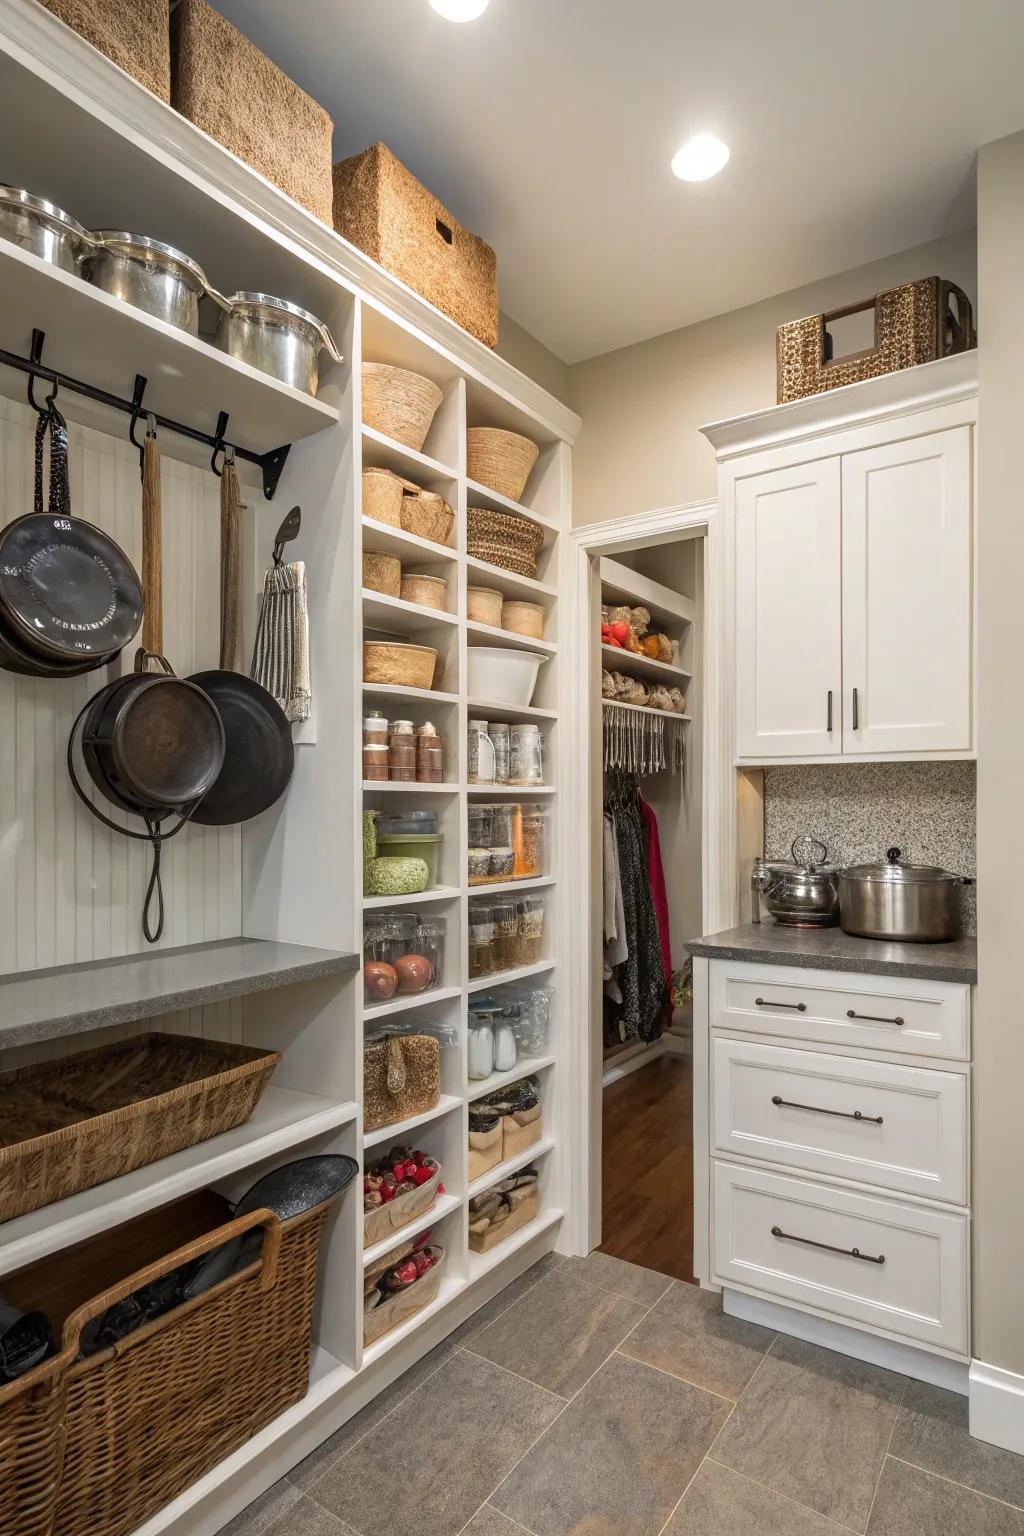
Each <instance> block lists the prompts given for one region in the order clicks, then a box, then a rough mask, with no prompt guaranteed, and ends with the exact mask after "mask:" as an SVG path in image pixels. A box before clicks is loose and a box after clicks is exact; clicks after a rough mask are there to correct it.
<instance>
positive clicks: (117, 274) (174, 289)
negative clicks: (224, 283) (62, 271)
mask: <svg viewBox="0 0 1024 1536" xmlns="http://www.w3.org/2000/svg"><path fill="white" fill-rule="evenodd" d="M92 240H93V248H92V249H91V250H89V251H88V252H86V254H85V256H84V257H83V258H82V271H83V274H84V276H85V278H86V279H87V281H88V282H90V283H92V284H93V285H94V286H95V287H97V288H102V290H103V292H104V293H109V294H111V295H112V297H113V298H115V299H121V300H123V302H124V303H125V304H133V305H134V306H135V308H136V309H141V310H144V311H145V313H146V314H147V315H152V316H153V317H154V319H156V320H163V321H164V322H165V323H166V324H167V325H174V326H177V328H178V329H179V330H182V331H187V332H188V333H189V335H190V336H198V334H199V300H200V299H201V298H202V297H203V295H204V294H209V296H210V297H211V298H212V299H215V300H216V301H217V302H218V303H220V304H223V303H224V300H223V299H222V297H221V295H220V294H219V293H218V292H217V290H216V289H215V288H212V287H211V286H210V284H209V283H208V282H207V281H206V274H205V273H204V271H203V269H202V267H201V266H200V265H199V263H198V262H197V261H193V259H192V257H191V256H187V255H186V254H185V252H184V251H179V250H176V249H175V247H174V246H173V245H164V243H163V241H162V240H153V239H152V238H151V237H150V236H149V235H133V234H129V232H128V231H127V230H125V229H94V230H93V231H92Z"/></svg>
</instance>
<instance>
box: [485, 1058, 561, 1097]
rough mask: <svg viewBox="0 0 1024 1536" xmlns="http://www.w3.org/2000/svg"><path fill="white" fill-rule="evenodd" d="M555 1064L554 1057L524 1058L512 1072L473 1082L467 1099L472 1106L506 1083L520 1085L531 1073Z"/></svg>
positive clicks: (499, 1073)
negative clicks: (521, 1080)
mask: <svg viewBox="0 0 1024 1536" xmlns="http://www.w3.org/2000/svg"><path fill="white" fill-rule="evenodd" d="M554 1064H555V1057H554V1056H533V1057H527V1056H524V1057H522V1058H521V1059H520V1060H519V1061H517V1062H516V1064H515V1066H514V1067H513V1068H512V1070H511V1071H510V1072H492V1073H491V1075H490V1077H484V1078H481V1079H480V1080H479V1082H475V1083H474V1082H471V1083H470V1084H469V1092H468V1094H467V1098H468V1099H469V1102H470V1103H471V1104H472V1103H473V1101H474V1099H482V1098H483V1097H484V1095H485V1094H488V1093H494V1092H495V1090H496V1089H498V1088H504V1086H505V1084H506V1083H518V1082H519V1080H520V1078H523V1077H529V1075H530V1073H531V1072H543V1071H544V1070H545V1068H546V1067H553V1066H554Z"/></svg>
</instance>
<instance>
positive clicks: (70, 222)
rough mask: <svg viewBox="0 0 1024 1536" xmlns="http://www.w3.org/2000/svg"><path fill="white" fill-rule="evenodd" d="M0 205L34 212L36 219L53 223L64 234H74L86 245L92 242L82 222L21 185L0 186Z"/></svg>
mask: <svg viewBox="0 0 1024 1536" xmlns="http://www.w3.org/2000/svg"><path fill="white" fill-rule="evenodd" d="M0 205H2V206H3V207H5V208H20V209H22V210H23V211H24V212H25V213H31V214H34V215H35V217H36V218H37V219H41V220H45V221H47V222H48V223H50V224H55V225H56V226H57V228H58V229H61V230H63V231H64V232H65V233H66V234H71V235H75V236H76V237H77V239H79V240H81V241H83V243H84V244H86V245H91V244H92V243H93V237H92V235H91V234H90V233H89V231H88V230H87V229H86V228H85V225H84V224H79V222H78V220H77V219H73V218H72V217H71V215H70V213H67V212H65V210H64V209H63V208H58V207H57V204H56V203H48V202H47V201H46V198H45V197H36V195H35V193H34V192H26V191H25V190H24V189H23V188H21V187H3V186H0Z"/></svg>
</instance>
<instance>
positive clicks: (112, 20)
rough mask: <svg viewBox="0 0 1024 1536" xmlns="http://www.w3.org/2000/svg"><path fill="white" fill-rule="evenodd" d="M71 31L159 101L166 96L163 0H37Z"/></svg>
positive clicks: (168, 48)
mask: <svg viewBox="0 0 1024 1536" xmlns="http://www.w3.org/2000/svg"><path fill="white" fill-rule="evenodd" d="M41 3H42V4H43V5H44V6H45V7H46V9H47V10H48V11H52V12H53V14H54V15H55V16H59V17H60V19H61V21H63V22H66V23H67V25H68V26H69V27H71V28H72V30H73V31H75V32H78V33H79V34H80V35H81V36H82V37H84V38H85V40H86V42H87V43H92V45H93V47H94V48H98V49H99V51H100V53H105V54H106V56H107V58H108V59H113V61H114V63H115V64H118V65H120V67H121V68H122V69H123V70H124V71H125V72H126V73H127V74H129V75H134V77H135V79H136V80H138V81H140V83H141V84H142V85H144V86H145V87H146V89H147V90H150V91H152V92H153V94H154V96H159V97H160V99H161V100H162V101H170V99H171V42H170V27H169V20H168V6H167V0H135V3H134V4H133V5H125V4H124V0H41Z"/></svg>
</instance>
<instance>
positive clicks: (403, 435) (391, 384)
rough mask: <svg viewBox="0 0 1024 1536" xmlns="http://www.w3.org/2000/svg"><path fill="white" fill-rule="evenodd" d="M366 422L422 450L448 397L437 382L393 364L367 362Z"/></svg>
mask: <svg viewBox="0 0 1024 1536" xmlns="http://www.w3.org/2000/svg"><path fill="white" fill-rule="evenodd" d="M362 378H363V423H364V425H365V426H367V427H372V428H373V430H374V431H375V432H383V433H384V436H385V437H392V438H394V440H395V442H396V443H401V444H402V445H403V446H404V447H406V448H415V450H416V452H417V453H419V451H420V449H421V448H422V447H423V444H424V443H425V442H426V440H427V433H428V432H429V431H430V426H431V423H432V422H433V420H434V417H435V416H436V414H437V408H438V406H439V405H440V404H441V401H442V399H443V398H444V396H443V394H442V391H441V390H440V388H439V387H438V385H436V384H435V383H434V381H433V379H425V378H424V377H423V375H422V374H421V373H412V372H410V370H409V369H408V368H394V367H392V366H391V364H390V363H364V364H363V367H362Z"/></svg>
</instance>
